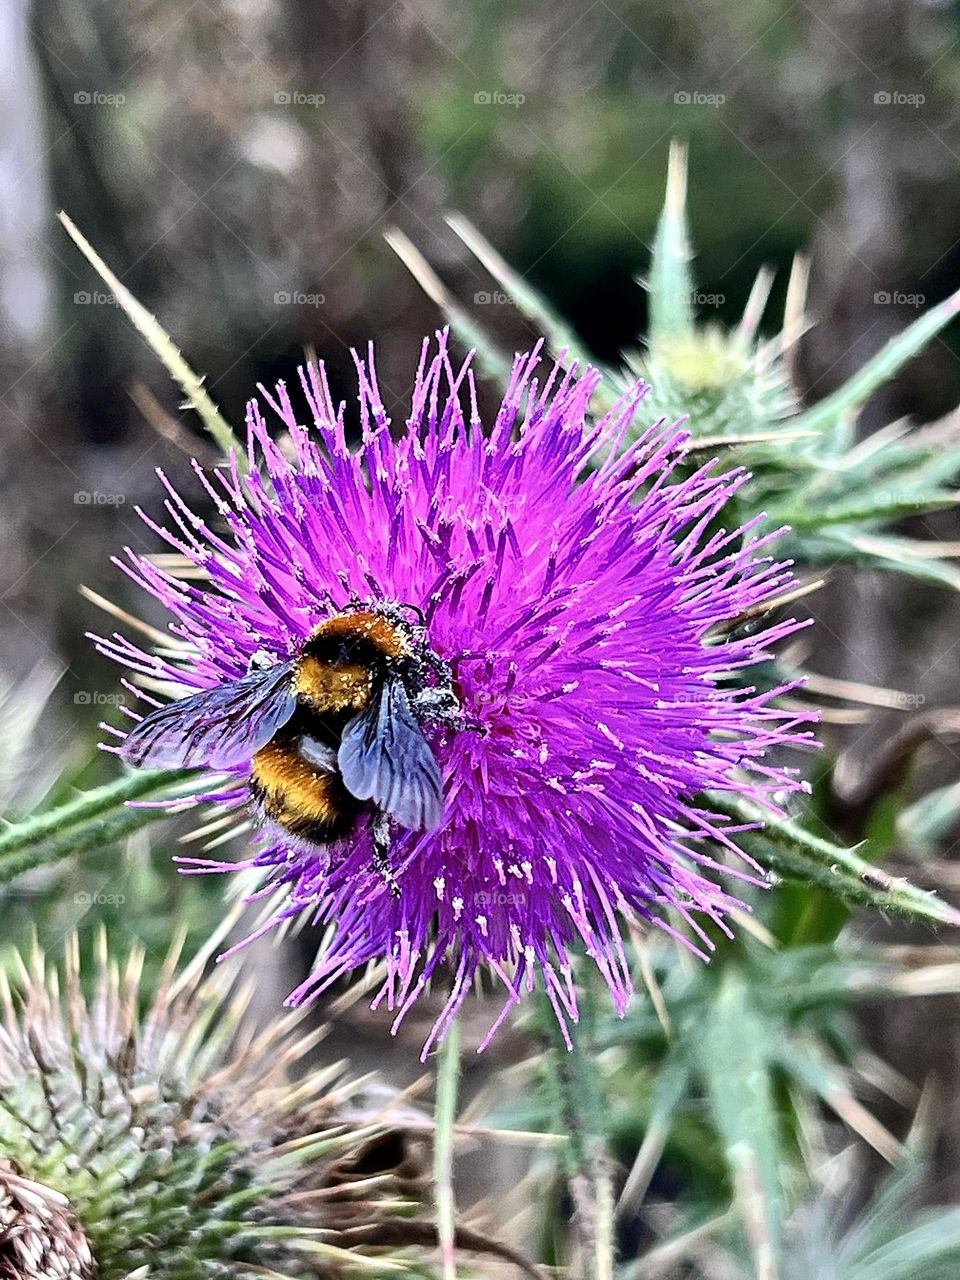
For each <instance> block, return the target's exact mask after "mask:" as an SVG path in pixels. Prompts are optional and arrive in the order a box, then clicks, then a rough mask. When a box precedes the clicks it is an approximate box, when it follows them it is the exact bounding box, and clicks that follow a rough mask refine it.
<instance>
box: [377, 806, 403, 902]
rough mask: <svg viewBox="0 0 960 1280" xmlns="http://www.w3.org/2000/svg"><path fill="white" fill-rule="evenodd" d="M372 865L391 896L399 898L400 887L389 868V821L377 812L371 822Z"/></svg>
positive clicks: (385, 816) (383, 814)
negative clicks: (387, 887)
mask: <svg viewBox="0 0 960 1280" xmlns="http://www.w3.org/2000/svg"><path fill="white" fill-rule="evenodd" d="M373 865H374V867H375V868H376V870H377V873H378V875H380V876H381V877H382V879H383V880H384V881H385V882H386V883H387V884H388V885H389V887H390V892H391V893H392V894H393V896H394V897H395V898H399V897H400V886H399V885H398V884H397V881H396V878H395V877H394V874H393V868H392V867H391V866H390V819H389V818H388V817H387V815H386V814H385V813H379V812H378V813H377V815H376V817H375V818H374V820H373Z"/></svg>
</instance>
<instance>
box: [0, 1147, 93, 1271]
mask: <svg viewBox="0 0 960 1280" xmlns="http://www.w3.org/2000/svg"><path fill="white" fill-rule="evenodd" d="M94 1274H95V1273H94V1263H93V1254H92V1253H91V1252H90V1245H89V1243H88V1241H87V1238H86V1236H85V1235H84V1234H83V1231H82V1229H81V1228H80V1226H79V1225H78V1223H77V1220H76V1218H75V1217H74V1216H73V1214H72V1213H71V1211H70V1204H69V1201H68V1200H67V1199H66V1197H65V1196H63V1195H61V1194H60V1193H59V1192H58V1191H53V1190H51V1188H50V1187H44V1186H42V1185H41V1184H40V1183H38V1182H31V1181H30V1180H29V1179H28V1178H24V1177H23V1175H22V1174H20V1173H19V1172H18V1171H17V1167H16V1165H14V1164H13V1163H12V1161H10V1160H0V1277H3V1280H25V1277H27V1276H35V1277H37V1280H88V1278H89V1277H92V1276H93V1275H94Z"/></svg>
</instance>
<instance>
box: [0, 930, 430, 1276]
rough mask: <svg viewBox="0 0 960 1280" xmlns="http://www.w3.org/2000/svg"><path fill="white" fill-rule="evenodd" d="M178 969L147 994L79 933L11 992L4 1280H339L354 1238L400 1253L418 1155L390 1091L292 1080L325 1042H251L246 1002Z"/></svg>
mask: <svg viewBox="0 0 960 1280" xmlns="http://www.w3.org/2000/svg"><path fill="white" fill-rule="evenodd" d="M176 959H177V955H176V951H174V952H172V953H171V955H170V957H169V958H168V961H167V963H166V964H165V966H164V968H163V971H162V973H161V976H160V980H159V982H158V985H157V991H156V994H155V995H152V996H151V995H150V993H149V992H147V991H146V990H145V989H144V985H143V984H142V982H141V974H142V968H143V955H142V954H141V953H139V952H135V953H134V954H132V955H131V956H130V957H129V958H128V959H127V960H126V962H125V963H124V965H123V966H122V967H121V966H120V965H119V964H118V963H117V962H116V961H115V960H114V959H113V958H112V957H111V956H110V954H109V952H108V948H107V946H106V943H105V941H104V940H103V939H102V938H101V941H100V943H99V945H98V948H97V954H96V958H95V960H94V962H93V964H92V965H91V966H90V971H89V972H84V973H81V965H80V960H79V947H78V944H77V940H76V939H75V938H74V939H72V940H71V941H70V943H69V944H68V946H67V950H66V956H65V960H64V963H63V964H62V966H59V967H56V966H52V965H50V964H48V963H47V962H46V960H45V959H44V957H43V955H42V954H41V952H40V951H39V949H36V948H35V949H34V951H33V953H32V955H31V956H30V957H29V958H28V959H27V960H26V961H20V962H19V963H18V972H17V973H16V974H15V977H14V979H13V980H12V981H9V980H8V979H7V978H6V977H3V978H0V1019H2V1020H0V1158H2V1160H3V1163H2V1164H0V1277H4V1278H6V1277H10V1278H11V1280H13V1278H14V1277H16V1280H25V1278H26V1277H31V1278H34V1280H45V1278H46V1277H50V1278H51V1280H52V1278H53V1277H58V1278H59V1277H61V1276H62V1277H70V1278H71V1280H86V1278H87V1277H94V1276H95V1277H96V1278H97V1280H134V1277H136V1278H137V1280H139V1278H140V1277H144V1278H146V1277H147V1276H149V1278H150V1280H220V1278H221V1277H228V1276H229V1277H231V1278H233V1277H236V1276H238V1275H242V1274H246V1273H247V1269H248V1268H250V1269H251V1270H250V1273H251V1274H270V1275H273V1276H275V1277H278V1276H281V1275H282V1276H286V1277H289V1278H290V1280H293V1277H303V1278H306V1277H318V1276H323V1277H328V1276H329V1277H332V1276H341V1275H348V1274H350V1260H349V1258H348V1256H347V1255H346V1253H345V1252H344V1251H343V1246H345V1245H346V1244H347V1243H348V1241H350V1242H352V1238H355V1235H356V1228H357V1225H358V1224H362V1225H363V1226H364V1228H365V1240H366V1241H367V1242H368V1243H369V1244H370V1246H372V1247H376V1246H377V1245H378V1243H379V1244H383V1243H387V1242H389V1241H393V1242H396V1240H397V1238H398V1233H397V1231H396V1230H395V1229H394V1226H393V1223H394V1220H395V1219H398V1218H399V1217H400V1216H401V1215H403V1214H404V1212H405V1211H409V1208H410V1207H411V1199H412V1197H414V1196H415V1194H416V1191H417V1189H418V1185H419V1178H418V1175H419V1165H418V1155H419V1153H418V1150H417V1143H416V1141H415V1140H413V1139H411V1137H410V1135H409V1133H408V1132H407V1131H406V1129H405V1128H404V1124H403V1120H402V1119H401V1118H400V1116H399V1112H398V1110H397V1109H396V1104H395V1099H394V1098H393V1095H387V1099H386V1101H385V1100H384V1097H383V1096H382V1095H381V1096H379V1097H378V1096H377V1095H376V1094H371V1093H370V1092H369V1091H368V1090H367V1089H366V1087H365V1085H364V1084H363V1083H362V1082H354V1083H351V1082H349V1081H346V1080H344V1079H343V1077H342V1074H341V1068H340V1067H339V1066H336V1067H328V1068H324V1069H318V1070H313V1071H307V1072H306V1074H303V1075H300V1076H299V1077H298V1074H297V1070H296V1068H297V1064H298V1063H300V1062H302V1061H303V1059H304V1057H305V1055H307V1054H309V1052H310V1050H311V1048H312V1046H313V1044H314V1043H315V1041H316V1039H317V1038H318V1036H319V1035H320V1034H321V1032H317V1031H313V1032H307V1031H305V1030H304V1029H303V1028H302V1026H301V1025H300V1024H301V1022H302V1019H301V1018H300V1017H299V1016H298V1015H292V1016H288V1017H286V1018H284V1019H283V1020H281V1021H278V1022H277V1023H275V1024H274V1025H272V1026H270V1027H268V1028H267V1029H266V1030H263V1031H261V1032H259V1033H257V1032H254V1031H251V1030H249V1029H248V1024H247V1018H246V1016H245V1015H246V1011H247V1006H248V1003H249V992H243V991H237V990H235V989H231V988H230V987H229V986H228V985H226V983H225V981H224V978H223V976H222V975H223V971H222V970H217V971H215V973H214V975H213V976H212V977H204V963H203V957H201V958H199V959H198V960H197V961H195V962H194V963H193V964H191V965H190V966H189V967H188V968H186V969H185V970H184V971H183V972H182V973H181V974H180V975H179V976H178V975H177V973H176ZM378 1224H382V1225H383V1228H384V1229H383V1230H382V1231H378ZM355 1260H356V1262H357V1263H358V1264H360V1263H362V1262H363V1261H364V1259H363V1258H360V1257H356V1259H355ZM369 1261H370V1260H369V1257H368V1258H367V1259H366V1262H367V1265H368V1266H369ZM58 1267H59V1269H58ZM257 1268H263V1269H264V1270H260V1271H257V1270H256V1269H257Z"/></svg>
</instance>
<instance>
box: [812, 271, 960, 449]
mask: <svg viewBox="0 0 960 1280" xmlns="http://www.w3.org/2000/svg"><path fill="white" fill-rule="evenodd" d="M958 312H960V290H958V291H957V292H956V293H953V294H951V295H950V297H949V298H946V299H944V301H943V302H941V303H939V304H938V305H937V306H935V307H931V308H930V310H929V311H926V312H924V314H923V315H922V316H918V317H917V319H916V320H914V322H913V323H912V324H911V325H908V327H907V328H906V329H904V331H903V332H902V333H898V334H897V335H896V336H895V337H893V338H891V339H890V341H889V342H888V343H887V344H886V346H884V347H883V348H882V349H881V350H880V351H878V352H877V354H876V355H875V356H873V357H872V359H870V360H868V361H867V363H866V364H865V365H864V366H863V367H862V368H861V369H858V370H857V372H856V373H855V374H853V376H852V377H850V378H848V379H847V381H846V382H845V383H844V384H843V386H842V387H839V388H838V389H837V390H836V391H834V392H833V394H832V395H829V396H826V397H825V398H824V399H823V400H821V401H820V402H819V404H815V405H813V406H812V408H810V409H807V410H806V411H805V412H804V413H801V414H800V416H799V417H797V418H795V419H794V420H793V423H792V424H791V425H792V426H794V427H796V428H797V429H798V430H801V431H819V432H829V431H831V430H832V429H833V428H834V427H835V426H836V425H837V423H838V422H840V421H841V420H842V419H843V418H846V417H849V416H851V415H853V414H855V413H856V412H857V411H858V410H859V409H860V408H861V407H862V406H863V405H864V404H865V403H866V401H867V400H869V398H870V397H871V396H872V395H873V394H874V392H876V391H878V390H879V389H880V388H881V387H882V386H883V385H884V383H886V382H889V381H890V379H891V378H892V377H893V376H894V375H895V374H896V373H898V372H899V371H900V369H902V368H903V366H904V365H905V364H906V363H907V362H908V361H909V360H912V359H913V357H914V356H915V355H916V354H917V353H918V352H919V351H922V350H923V348H924V347H925V346H926V345H927V343H928V342H930V341H931V339H932V338H935V337H936V336H937V334H938V333H939V332H940V331H941V329H944V328H946V326H947V325H948V324H949V323H950V321H951V320H952V319H953V318H954V316H955V315H957V314H958Z"/></svg>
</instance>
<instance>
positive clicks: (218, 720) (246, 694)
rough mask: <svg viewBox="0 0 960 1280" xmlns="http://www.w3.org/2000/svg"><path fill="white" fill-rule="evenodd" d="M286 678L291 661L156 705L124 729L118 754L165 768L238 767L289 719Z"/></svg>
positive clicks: (291, 699) (136, 762)
mask: <svg viewBox="0 0 960 1280" xmlns="http://www.w3.org/2000/svg"><path fill="white" fill-rule="evenodd" d="M292 675H293V663H292V662H283V663H280V664H279V665H278V666H276V667H270V668H269V669H268V670H266V671H251V673H250V674H249V675H246V676H243V677H242V678H241V679H240V680H231V681H229V682H228V683H227V684H221V685H217V686H216V687H215V688H213V689H202V690H201V691H200V692H199V693H194V694H192V695H191V696H190V697H189V698H181V699H180V701H179V702H171V703H169V704H168V705H167V706H165V707H159V708H158V709H157V710H156V711H153V712H151V713H150V715H148V716H145V717H144V718H143V719H142V720H141V721H140V722H139V724H137V725H136V726H135V727H134V728H133V729H131V730H130V732H129V733H128V734H127V736H126V738H125V739H124V741H123V744H122V746H121V747H120V756H121V758H122V759H124V760H126V762H127V764H132V765H136V766H138V767H140V766H142V765H149V766H152V767H156V768H166V769H169V768H177V767H186V768H196V767H198V766H200V765H207V766H209V767H211V768H214V769H228V768H230V767H231V766H232V765H236V764H242V763H243V762H244V761H245V760H249V759H250V758H251V757H252V756H253V755H254V754H255V753H256V752H257V751H259V750H260V748H261V747H265V746H266V745H267V743H268V742H269V741H270V739H271V738H272V737H273V736H274V734H275V733H276V732H277V730H278V729H280V728H282V726H283V725H285V724H286V723H287V721H288V720H289V719H290V717H291V716H292V715H293V712H294V709H295V707H296V699H295V697H294V694H293V690H292V683H291V678H292Z"/></svg>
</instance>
